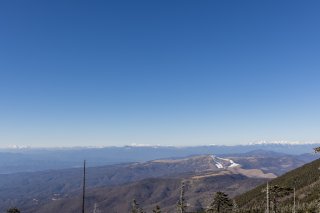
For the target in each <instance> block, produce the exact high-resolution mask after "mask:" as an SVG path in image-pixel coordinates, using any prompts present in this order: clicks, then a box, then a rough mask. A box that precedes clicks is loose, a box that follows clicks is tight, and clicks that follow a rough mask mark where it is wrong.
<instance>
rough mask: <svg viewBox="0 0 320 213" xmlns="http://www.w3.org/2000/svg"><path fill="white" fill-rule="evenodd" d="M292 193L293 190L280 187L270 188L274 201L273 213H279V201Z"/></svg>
mask: <svg viewBox="0 0 320 213" xmlns="http://www.w3.org/2000/svg"><path fill="white" fill-rule="evenodd" d="M291 191H292V189H291V188H285V187H281V186H278V185H274V186H272V187H270V195H271V196H272V201H273V212H274V213H277V212H278V199H279V198H280V197H282V196H285V195H288V194H289V193H290V192H291Z"/></svg>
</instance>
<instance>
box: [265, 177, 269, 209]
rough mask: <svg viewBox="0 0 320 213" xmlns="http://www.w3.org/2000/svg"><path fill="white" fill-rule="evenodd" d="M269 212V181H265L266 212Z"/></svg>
mask: <svg viewBox="0 0 320 213" xmlns="http://www.w3.org/2000/svg"><path fill="white" fill-rule="evenodd" d="M266 213H269V182H267V212H266Z"/></svg>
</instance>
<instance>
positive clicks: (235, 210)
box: [131, 183, 320, 213]
mask: <svg viewBox="0 0 320 213" xmlns="http://www.w3.org/2000/svg"><path fill="white" fill-rule="evenodd" d="M317 186H318V185H317ZM184 187H185V185H184V183H182V184H181V189H180V197H179V200H178V202H177V205H176V213H266V212H267V213H320V200H319V199H318V197H319V194H318V195H317V199H315V200H312V201H310V202H304V203H299V202H296V191H295V188H291V187H284V186H279V185H270V186H269V184H267V185H266V187H265V188H264V189H263V190H261V192H260V195H263V196H264V200H263V201H260V202H249V205H244V206H239V205H237V201H236V199H230V198H229V196H228V195H227V194H225V193H223V192H221V191H218V192H216V193H215V195H214V196H213V198H212V201H211V203H210V204H209V206H207V207H205V208H201V209H199V210H197V211H188V205H187V201H186V199H185V197H184ZM318 187H320V185H319V186H318ZM310 192H312V190H311V191H310ZM300 193H301V192H299V194H300ZM309 194H311V193H309ZM288 198H289V199H288ZM288 200H289V201H290V202H288ZM161 212H162V211H161V207H160V206H158V205H157V206H155V208H154V209H153V210H152V213H161ZM131 213H146V211H144V210H143V208H142V207H140V205H139V204H138V202H137V201H136V200H133V201H132V205H131Z"/></svg>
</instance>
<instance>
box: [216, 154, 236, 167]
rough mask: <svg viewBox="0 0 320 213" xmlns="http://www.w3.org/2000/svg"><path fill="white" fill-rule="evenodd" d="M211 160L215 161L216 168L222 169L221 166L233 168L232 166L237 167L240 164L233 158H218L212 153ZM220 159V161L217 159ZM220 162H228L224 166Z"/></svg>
mask: <svg viewBox="0 0 320 213" xmlns="http://www.w3.org/2000/svg"><path fill="white" fill-rule="evenodd" d="M211 157H212V159H213V161H214V162H215V165H216V166H217V168H219V169H223V168H233V167H237V166H240V164H238V163H235V162H234V161H233V160H231V159H227V158H219V157H215V156H214V155H211ZM219 160H220V161H219ZM221 161H222V162H228V163H226V164H228V166H225V164H222V163H221Z"/></svg>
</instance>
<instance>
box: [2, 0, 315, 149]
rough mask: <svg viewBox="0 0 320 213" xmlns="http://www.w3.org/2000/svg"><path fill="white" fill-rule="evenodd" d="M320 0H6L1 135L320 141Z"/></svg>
mask: <svg viewBox="0 0 320 213" xmlns="http://www.w3.org/2000/svg"><path fill="white" fill-rule="evenodd" d="M319 9H320V3H319V1H292V0H290V1H256V0H255V1H253V0H252V1H248V0H245V1H172V0H170V1H150V0H149V1H102V0H99V1H79V0H77V1H76V0H74V1H72V0H70V1H60V0H56V1H43V0H41V1H32V0H31V1H17V0H11V1H1V2H0V146H7V145H10V144H17V145H30V146H87V145H105V146H110V145H118V146H121V145H127V144H131V143H137V144H139V143H142V144H160V145H179V146H181V145H202V144H228V145H230V144H241V143H249V142H252V141H257V140H267V141H273V140H289V141H291V140H294V141H296V140H300V141H320V137H319V128H320V113H319V109H320V98H319V97H320V84H319V81H320V70H319V69H320V60H319V58H320V41H319V38H320V28H319V22H320V13H319Z"/></svg>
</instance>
